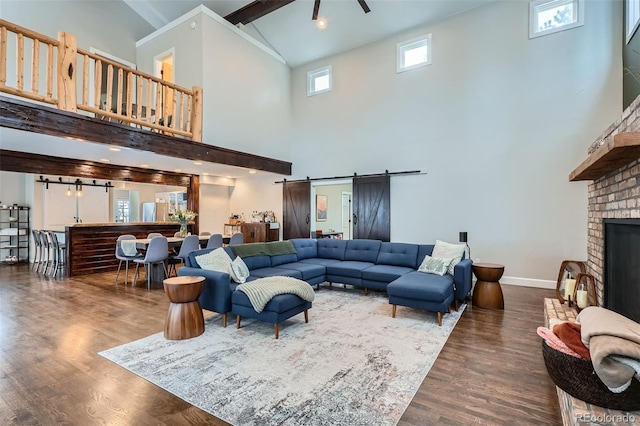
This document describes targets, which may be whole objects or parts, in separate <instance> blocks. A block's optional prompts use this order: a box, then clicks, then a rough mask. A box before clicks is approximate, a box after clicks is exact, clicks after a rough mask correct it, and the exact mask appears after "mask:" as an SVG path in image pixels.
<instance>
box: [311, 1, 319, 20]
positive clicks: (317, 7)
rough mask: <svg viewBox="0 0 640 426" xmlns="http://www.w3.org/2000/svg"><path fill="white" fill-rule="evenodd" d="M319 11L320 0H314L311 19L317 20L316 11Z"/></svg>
mask: <svg viewBox="0 0 640 426" xmlns="http://www.w3.org/2000/svg"><path fill="white" fill-rule="evenodd" d="M319 11H320V0H316V1H315V3H314V4H313V16H312V17H311V20H312V21H317V20H318V12H319Z"/></svg>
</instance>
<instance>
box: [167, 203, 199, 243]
mask: <svg viewBox="0 0 640 426" xmlns="http://www.w3.org/2000/svg"><path fill="white" fill-rule="evenodd" d="M197 215H198V213H196V212H192V211H191V210H180V209H178V210H176V212H175V213H174V214H171V215H169V219H170V220H171V221H173V222H178V223H179V224H180V237H182V238H185V237H186V236H187V234H188V232H187V225H188V224H189V222H191V221H192V220H193V219H194V218H195V217H196V216H197Z"/></svg>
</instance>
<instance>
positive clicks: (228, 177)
mask: <svg viewBox="0 0 640 426" xmlns="http://www.w3.org/2000/svg"><path fill="white" fill-rule="evenodd" d="M225 177H226V178H227V179H233V178H232V177H231V176H225Z"/></svg>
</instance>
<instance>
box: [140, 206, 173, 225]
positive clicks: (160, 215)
mask: <svg viewBox="0 0 640 426" xmlns="http://www.w3.org/2000/svg"><path fill="white" fill-rule="evenodd" d="M141 216H142V221H143V222H168V221H169V203H142V215H141Z"/></svg>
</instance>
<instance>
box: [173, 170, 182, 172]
mask: <svg viewBox="0 0 640 426" xmlns="http://www.w3.org/2000/svg"><path fill="white" fill-rule="evenodd" d="M173 171H174V172H181V171H182V169H173Z"/></svg>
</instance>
